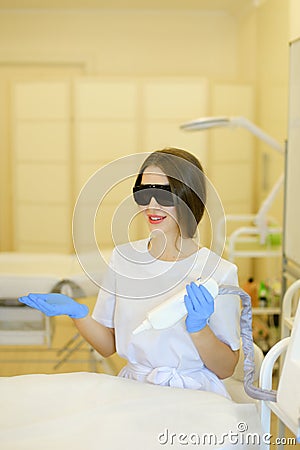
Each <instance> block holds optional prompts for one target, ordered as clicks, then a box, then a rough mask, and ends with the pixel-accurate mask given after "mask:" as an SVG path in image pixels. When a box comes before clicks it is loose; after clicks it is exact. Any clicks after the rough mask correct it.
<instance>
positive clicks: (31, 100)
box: [14, 82, 70, 119]
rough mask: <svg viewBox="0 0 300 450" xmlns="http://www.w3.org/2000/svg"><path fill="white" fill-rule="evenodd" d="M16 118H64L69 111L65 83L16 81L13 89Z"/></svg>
mask: <svg viewBox="0 0 300 450" xmlns="http://www.w3.org/2000/svg"><path fill="white" fill-rule="evenodd" d="M14 112H15V117H16V118H17V119H64V118H67V117H68V115H69V112H70V105H69V87H68V84H67V83H62V82H61V83H59V82H51V83H47V82H32V83H28V82H27V83H17V84H16V86H15V89H14Z"/></svg>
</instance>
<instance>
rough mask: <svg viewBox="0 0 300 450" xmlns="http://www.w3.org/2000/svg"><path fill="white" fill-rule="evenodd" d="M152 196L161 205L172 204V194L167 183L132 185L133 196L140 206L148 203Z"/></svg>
mask: <svg viewBox="0 0 300 450" xmlns="http://www.w3.org/2000/svg"><path fill="white" fill-rule="evenodd" d="M152 197H154V198H155V200H156V201H157V203H158V204H159V205H161V206H174V194H173V193H172V192H171V188H170V186H169V185H168V184H141V185H140V186H134V188H133V198H134V200H135V202H136V203H137V204H138V205H140V206H146V205H149V203H150V202H151V198H152Z"/></svg>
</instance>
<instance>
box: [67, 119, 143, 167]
mask: <svg viewBox="0 0 300 450" xmlns="http://www.w3.org/2000/svg"><path fill="white" fill-rule="evenodd" d="M75 133H76V153H77V158H78V160H79V161H80V162H82V161H84V162H89V161H111V160H113V159H116V158H120V157H122V156H124V155H128V154H131V153H135V152H136V151H137V126H136V123H134V122H129V121H128V122H125V121H124V122H120V121H110V122H104V121H103V122H96V121H93V122H87V121H86V122H85V121H82V122H78V123H77V124H76V129H75Z"/></svg>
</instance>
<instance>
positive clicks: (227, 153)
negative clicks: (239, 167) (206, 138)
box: [211, 129, 254, 170]
mask: <svg viewBox="0 0 300 450" xmlns="http://www.w3.org/2000/svg"><path fill="white" fill-rule="evenodd" d="M211 135H212V142H213V149H214V151H213V160H215V161H218V162H220V161H224V162H225V161H227V162H228V161H236V160H239V161H241V162H246V161H248V162H249V161H252V160H253V155H254V148H253V144H254V137H253V136H252V135H251V133H249V131H247V130H242V129H222V130H221V129H220V130H214V131H211ZM250 170H251V169H250Z"/></svg>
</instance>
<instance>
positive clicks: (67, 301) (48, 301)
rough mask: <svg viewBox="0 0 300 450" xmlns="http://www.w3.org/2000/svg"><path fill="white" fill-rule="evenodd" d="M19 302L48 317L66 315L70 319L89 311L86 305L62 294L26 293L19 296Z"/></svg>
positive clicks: (79, 316)
mask: <svg viewBox="0 0 300 450" xmlns="http://www.w3.org/2000/svg"><path fill="white" fill-rule="evenodd" d="M19 302H21V303H24V304H25V305H27V306H30V307H31V308H35V309H38V310H39V311H41V312H42V313H44V314H46V316H49V317H52V316H62V315H67V316H69V317H71V318H72V319H82V318H83V317H86V316H87V315H88V313H89V309H88V307H87V306H86V305H82V304H81V303H77V302H76V301H75V300H73V299H72V298H70V297H68V296H67V295H64V294H28V295H27V296H24V297H20V298H19Z"/></svg>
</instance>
